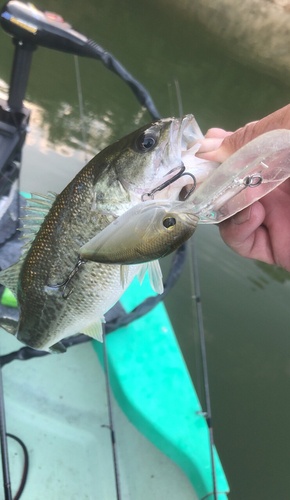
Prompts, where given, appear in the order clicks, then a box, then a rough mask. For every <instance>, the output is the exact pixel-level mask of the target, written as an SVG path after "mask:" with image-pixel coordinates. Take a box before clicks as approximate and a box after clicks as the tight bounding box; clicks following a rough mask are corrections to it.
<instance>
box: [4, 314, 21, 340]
mask: <svg viewBox="0 0 290 500" xmlns="http://www.w3.org/2000/svg"><path fill="white" fill-rule="evenodd" d="M0 327H1V328H4V330H6V332H8V333H11V335H15V334H16V332H17V330H18V321H16V320H15V319H12V318H7V317H5V316H4V317H3V318H0Z"/></svg>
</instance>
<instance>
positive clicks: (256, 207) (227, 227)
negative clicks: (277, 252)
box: [219, 201, 274, 264]
mask: <svg viewBox="0 0 290 500" xmlns="http://www.w3.org/2000/svg"><path fill="white" fill-rule="evenodd" d="M264 219H265V209H264V207H263V205H262V204H261V203H260V202H259V201H257V202H255V203H253V205H251V206H250V207H247V208H245V209H244V210H242V211H241V212H238V213H237V214H236V215H235V216H233V217H231V218H230V219H228V220H226V221H224V222H222V223H221V224H219V228H220V234H221V237H222V238H223V240H224V242H225V243H226V244H227V245H228V246H229V247H230V248H231V249H232V250H234V251H235V252H236V253H238V254H239V255H241V256H242V257H247V258H250V259H258V260H262V261H263V262H267V263H269V264H273V263H274V257H273V253H272V247H271V243H270V238H269V233H268V231H267V229H266V228H265V227H264V226H263V225H262V224H263V221H264Z"/></svg>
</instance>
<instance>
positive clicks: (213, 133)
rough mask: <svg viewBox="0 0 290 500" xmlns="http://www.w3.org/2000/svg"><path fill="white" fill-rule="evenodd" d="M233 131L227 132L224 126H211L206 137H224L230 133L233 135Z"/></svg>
mask: <svg viewBox="0 0 290 500" xmlns="http://www.w3.org/2000/svg"><path fill="white" fill-rule="evenodd" d="M231 134H232V132H227V131H226V130H224V129H222V128H210V129H208V131H207V133H206V134H205V137H206V138H209V139H212V138H213V139H224V138H225V137H227V136H228V135H231Z"/></svg>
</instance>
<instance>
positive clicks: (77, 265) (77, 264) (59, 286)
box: [48, 255, 87, 300]
mask: <svg viewBox="0 0 290 500" xmlns="http://www.w3.org/2000/svg"><path fill="white" fill-rule="evenodd" d="M86 262H87V261H86V260H84V259H82V258H81V256H80V255H78V261H77V263H76V265H75V267H74V268H73V270H72V271H71V272H70V274H69V275H68V277H67V278H66V280H65V281H64V282H63V283H59V284H56V285H48V286H49V287H50V288H58V289H59V288H63V291H62V298H63V299H65V300H66V299H68V298H69V296H70V295H71V294H72V292H73V287H72V289H71V290H70V291H69V292H68V293H67V294H65V291H66V288H67V286H68V285H69V283H70V282H71V280H72V279H73V277H74V276H75V274H76V273H77V272H78V271H79V268H80V267H81V265H82V264H85V263H86Z"/></svg>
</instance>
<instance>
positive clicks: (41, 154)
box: [0, 0, 290, 500]
mask: <svg viewBox="0 0 290 500" xmlns="http://www.w3.org/2000/svg"><path fill="white" fill-rule="evenodd" d="M37 6H38V7H39V8H43V9H47V10H52V11H56V12H59V13H60V14H62V15H63V16H64V17H65V18H66V19H67V20H68V21H70V22H71V23H72V24H73V25H74V26H75V27H76V28H77V29H78V30H79V31H81V32H84V33H85V34H86V35H88V36H89V37H91V38H93V39H95V40H96V41H98V43H100V44H101V45H103V46H105V47H106V48H107V49H108V50H109V51H111V52H113V53H114V54H115V56H116V57H117V58H118V59H119V60H120V61H121V62H122V63H123V64H124V65H125V66H126V67H127V68H128V69H129V71H131V72H132V73H133V74H134V75H135V76H136V77H137V78H138V79H140V81H142V83H143V84H144V85H145V86H146V87H147V88H148V89H149V90H150V91H151V93H152V96H153V98H154V100H155V102H156V104H157V107H158V108H159V110H160V112H161V113H162V115H164V116H168V115H171V114H177V113H178V111H177V100H176V98H175V95H174V92H173V91H172V90H173V86H174V85H173V82H174V80H175V79H177V80H178V82H179V86H180V89H181V94H182V100H183V109H184V113H194V114H195V116H196V118H197V120H198V122H199V124H200V126H201V128H202V129H203V130H206V129H207V128H208V127H210V126H220V127H224V128H227V129H229V130H230V129H235V128H237V127H239V126H241V125H243V124H244V123H246V122H248V121H251V120H254V119H257V118H259V117H262V116H264V115H265V114H267V113H269V112H271V111H273V110H275V109H277V108H278V107H281V106H283V105H285V104H287V103H288V102H289V100H290V82H289V81H288V82H287V81H285V82H284V84H282V83H280V82H278V81H277V80H275V77H274V76H273V77H271V76H268V75H265V74H261V73H259V72H257V71H256V70H255V69H254V68H251V67H246V66H245V65H243V64H240V63H239V62H237V61H235V60H234V58H233V56H231V55H230V53H229V52H228V51H227V50H225V48H224V46H222V45H221V44H220V43H219V41H218V40H216V39H214V38H212V37H211V36H210V35H209V34H208V33H206V32H205V30H204V29H203V28H202V27H201V26H199V25H196V24H194V23H193V22H192V21H189V20H187V19H186V18H185V17H184V16H182V15H181V14H179V12H178V10H169V9H166V8H165V7H164V5H162V6H161V5H158V3H157V2H156V1H155V2H153V1H151V0H146V1H143V2H141V1H138V2H136V0H135V1H133V0H122V1H121V2H120V1H118V0H106V1H100V0H99V1H95V0H94V1H93V0H84V1H83V2H77V1H76V0H71V1H70V2H66V1H65V0H58V1H50V0H47V2H45V1H44V0H41V1H39V2H38V3H37ZM12 53H13V48H12V44H11V42H10V40H9V38H8V37H7V36H6V35H4V34H3V33H0V78H1V79H2V81H1V86H2V90H3V91H4V92H5V89H6V88H7V83H8V81H9V74H10V66H11V60H12ZM80 68H81V79H82V87H83V98H84V108H85V117H86V127H87V134H88V156H89V157H90V156H92V155H93V154H94V153H95V152H97V151H98V150H100V149H101V148H102V147H104V146H105V145H107V144H108V143H110V142H112V141H113V140H115V139H116V138H119V137H121V136H122V135H124V134H125V133H128V132H129V131H131V130H132V129H134V128H136V127H137V126H138V125H139V124H143V123H146V122H147V121H149V116H148V114H147V113H146V112H143V111H142V110H141V109H140V107H139V105H138V103H137V102H136V101H135V100H134V98H133V96H132V95H131V93H130V91H129V90H128V89H127V88H126V86H125V84H123V83H122V82H121V81H120V80H119V79H117V77H116V76H115V75H113V74H111V73H109V72H108V71H107V70H106V69H104V68H103V67H102V66H101V64H99V63H97V62H95V61H90V60H81V61H80ZM27 97H28V100H29V101H30V103H31V105H32V106H33V109H34V114H33V119H32V123H31V129H32V131H31V134H30V136H29V137H28V143H27V146H26V148H25V153H24V161H23V170H22V189H23V190H26V191H31V190H32V191H39V192H45V191H46V190H48V189H51V190H54V191H57V192H59V191H60V190H61V189H62V188H63V187H64V186H65V184H66V183H67V182H68V180H70V179H71V178H72V177H73V175H74V174H75V173H76V171H78V170H79V169H80V168H81V166H83V164H84V163H85V159H84V153H83V148H82V134H81V122H80V119H79V111H78V100H77V89H76V79H75V68H74V60H73V57H72V56H67V55H64V54H60V53H53V52H50V51H48V50H45V49H39V50H38V51H37V52H36V53H35V55H34V60H33V66H32V72H31V76H30V81H29V87H28V94H27ZM195 239H196V244H197V250H198V261H199V273H200V281H201V292H202V304H203V313H204V323H205V329H206V340H207V352H208V365H209V376H210V389H211V397H212V410H213V421H214V431H215V440H216V444H217V448H218V451H219V454H220V457H221V460H222V463H223V465H224V468H225V472H226V474H227V477H228V480H229V483H230V486H231V492H232V494H231V498H233V499H234V500H245V498H246V499H247V500H256V499H260V498H263V500H268V499H271V500H272V499H273V498H275V500H285V499H286V498H289V497H290V487H289V463H290V451H289V450H290V433H289V426H288V421H289V413H290V391H289V388H290V332H289V307H290V306H289V304H290V281H289V274H287V273H284V272H282V271H281V270H279V269H275V268H273V267H270V266H266V265H263V264H260V263H256V262H253V261H247V260H244V259H242V258H240V257H238V256H236V255H235V254H234V253H233V252H231V250H229V249H228V248H227V247H226V246H225V245H224V243H223V242H222V241H221V239H220V237H219V233H218V230H217V228H214V227H200V228H199V229H198V231H197V233H196V238H195ZM164 267H165V269H166V267H168V262H167V263H165V264H164ZM188 276H189V265H188V264H187V268H186V269H185V270H184V272H183V276H182V278H181V280H180V282H179V283H178V285H177V286H176V287H175V289H174V291H173V292H172V293H171V295H170V297H169V298H168V299H167V307H168V311H169V313H170V316H171V319H172V322H173V325H174V327H175V330H176V334H177V336H178V339H179V342H180V345H181V347H182V350H183V352H184V356H185V358H186V361H187V363H188V367H189V370H190V372H191V373H192V376H193V377H194V379H195V380H196V382H197V384H198V376H197V373H196V354H195V342H194V333H193V331H194V330H196V317H195V312H194V310H193V304H192V300H191V296H192V294H193V291H192V289H191V284H190V280H189V278H188Z"/></svg>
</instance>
